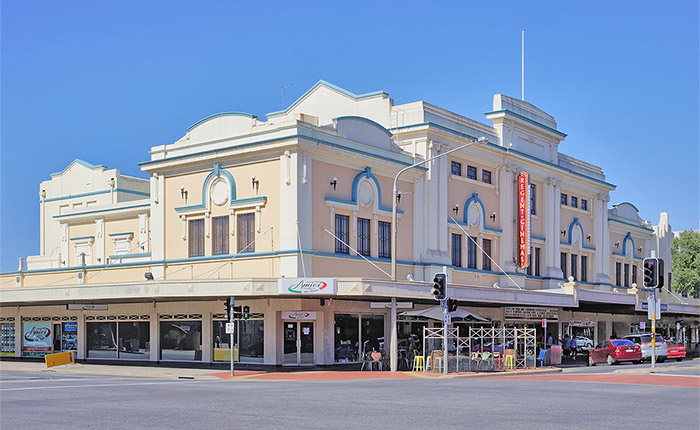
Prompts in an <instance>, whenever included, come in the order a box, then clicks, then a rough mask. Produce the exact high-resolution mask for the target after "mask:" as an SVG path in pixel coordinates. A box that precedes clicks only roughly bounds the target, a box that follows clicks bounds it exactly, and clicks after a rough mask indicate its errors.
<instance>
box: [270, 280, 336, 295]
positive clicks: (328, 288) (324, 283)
mask: <svg viewBox="0 0 700 430" xmlns="http://www.w3.org/2000/svg"><path fill="white" fill-rule="evenodd" d="M277 292H278V293H280V294H337V293H338V281H337V279H332V278H281V279H278V280H277Z"/></svg>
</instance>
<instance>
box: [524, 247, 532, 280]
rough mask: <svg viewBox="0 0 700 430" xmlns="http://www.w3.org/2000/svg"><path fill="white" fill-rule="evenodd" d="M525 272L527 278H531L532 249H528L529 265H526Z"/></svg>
mask: <svg viewBox="0 0 700 430" xmlns="http://www.w3.org/2000/svg"><path fill="white" fill-rule="evenodd" d="M525 271H526V272H527V274H528V275H529V276H532V247H530V264H528V265H527V269H525Z"/></svg>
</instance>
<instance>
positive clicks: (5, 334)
mask: <svg viewBox="0 0 700 430" xmlns="http://www.w3.org/2000/svg"><path fill="white" fill-rule="evenodd" d="M14 355H15V323H0V356H10V357H13V356H14Z"/></svg>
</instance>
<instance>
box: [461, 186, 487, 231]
mask: <svg viewBox="0 0 700 430" xmlns="http://www.w3.org/2000/svg"><path fill="white" fill-rule="evenodd" d="M472 203H476V204H477V205H479V206H481V222H482V223H483V224H482V225H485V224H486V210H485V209H484V204H483V203H482V202H481V200H479V194H478V193H472V196H471V197H470V198H468V199H467V202H466V203H464V224H466V225H469V205H471V204H472Z"/></svg>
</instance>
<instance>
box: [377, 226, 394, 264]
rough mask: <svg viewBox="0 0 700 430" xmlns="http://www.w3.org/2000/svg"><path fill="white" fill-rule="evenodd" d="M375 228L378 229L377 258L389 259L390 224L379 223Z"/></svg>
mask: <svg viewBox="0 0 700 430" xmlns="http://www.w3.org/2000/svg"><path fill="white" fill-rule="evenodd" d="M377 228H378V229H379V231H378V232H377V233H379V234H378V236H379V244H378V247H379V252H378V253H377V256H378V257H379V258H391V223H390V222H385V221H379V224H378V226H377Z"/></svg>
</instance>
